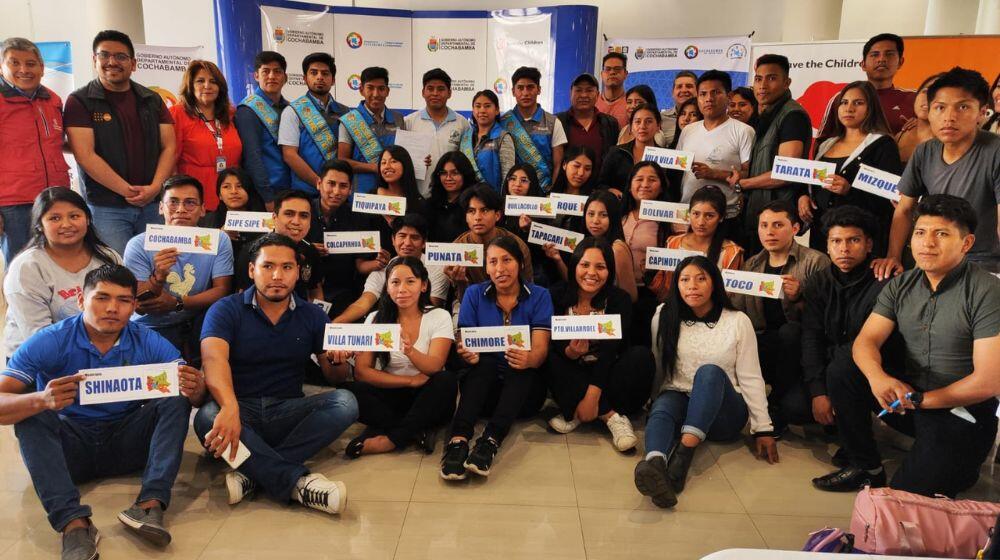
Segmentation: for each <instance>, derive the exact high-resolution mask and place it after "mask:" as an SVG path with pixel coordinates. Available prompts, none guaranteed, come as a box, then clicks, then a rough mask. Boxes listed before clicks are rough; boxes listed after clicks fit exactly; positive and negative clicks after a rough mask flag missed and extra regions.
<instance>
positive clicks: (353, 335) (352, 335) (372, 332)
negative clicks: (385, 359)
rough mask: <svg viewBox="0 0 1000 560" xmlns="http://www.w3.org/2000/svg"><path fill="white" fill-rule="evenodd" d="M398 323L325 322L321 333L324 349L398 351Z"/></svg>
mask: <svg viewBox="0 0 1000 560" xmlns="http://www.w3.org/2000/svg"><path fill="white" fill-rule="evenodd" d="M400 332H401V330H400V326H399V323H387V324H382V325H380V324H375V323H369V324H364V325H354V324H340V323H327V325H326V332H324V333H323V349H324V350H345V351H351V352H389V351H396V352H398V351H399V350H400V348H401V346H400Z"/></svg>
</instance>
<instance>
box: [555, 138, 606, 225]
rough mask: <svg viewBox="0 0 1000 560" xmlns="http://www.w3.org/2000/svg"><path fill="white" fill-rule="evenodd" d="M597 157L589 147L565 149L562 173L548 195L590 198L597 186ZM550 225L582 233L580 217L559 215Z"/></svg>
mask: <svg viewBox="0 0 1000 560" xmlns="http://www.w3.org/2000/svg"><path fill="white" fill-rule="evenodd" d="M596 161H597V156H596V155H595V154H594V150H591V149H590V147H589V146H584V145H582V144H581V145H575V146H569V147H567V148H566V152H565V153H564V154H563V160H562V173H560V174H559V177H557V178H556V181H555V183H554V184H553V185H552V190H551V191H549V192H550V193H560V194H572V195H577V196H590V193H592V192H593V191H594V189H595V188H596V185H597V173H598V171H599V170H598V169H595V162H596ZM552 225H554V226H556V227H560V228H563V229H568V230H570V231H577V232H580V233H583V220H582V219H581V218H580V216H571V215H569V214H560V215H558V216H556V218H555V220H553V221H552Z"/></svg>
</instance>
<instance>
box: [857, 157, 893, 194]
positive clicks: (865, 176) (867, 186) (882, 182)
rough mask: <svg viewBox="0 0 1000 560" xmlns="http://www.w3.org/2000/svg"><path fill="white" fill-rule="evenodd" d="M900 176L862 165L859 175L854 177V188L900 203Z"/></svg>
mask: <svg viewBox="0 0 1000 560" xmlns="http://www.w3.org/2000/svg"><path fill="white" fill-rule="evenodd" d="M900 179H901V177H900V176H899V175H894V174H892V173H889V172H888V171H882V170H881V169H877V168H875V167H872V166H870V165H865V164H863V163H862V164H861V167H859V168H858V174H857V175H856V176H855V177H854V183H852V184H851V186H852V187H854V188H856V189H858V190H859V191H865V192H866V193H870V194H873V195H875V196H880V197H882V198H887V199H889V200H892V201H894V202H899V180H900Z"/></svg>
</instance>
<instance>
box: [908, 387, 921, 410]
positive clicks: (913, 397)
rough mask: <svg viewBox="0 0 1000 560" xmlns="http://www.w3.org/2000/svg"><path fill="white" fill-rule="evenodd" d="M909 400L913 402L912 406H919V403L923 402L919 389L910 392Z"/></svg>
mask: <svg viewBox="0 0 1000 560" xmlns="http://www.w3.org/2000/svg"><path fill="white" fill-rule="evenodd" d="M910 402H911V403H913V408H920V403H922V402H924V394H923V393H921V392H919V391H914V392H912V393H910Z"/></svg>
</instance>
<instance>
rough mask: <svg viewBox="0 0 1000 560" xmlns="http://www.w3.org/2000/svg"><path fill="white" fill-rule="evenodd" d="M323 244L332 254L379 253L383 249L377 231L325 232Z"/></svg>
mask: <svg viewBox="0 0 1000 560" xmlns="http://www.w3.org/2000/svg"><path fill="white" fill-rule="evenodd" d="M323 246H324V247H326V252H327V253H330V254H354V253H378V252H379V251H380V250H381V249H382V247H381V243H380V241H379V235H378V232H377V231H327V232H323Z"/></svg>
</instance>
